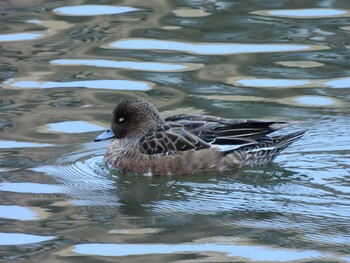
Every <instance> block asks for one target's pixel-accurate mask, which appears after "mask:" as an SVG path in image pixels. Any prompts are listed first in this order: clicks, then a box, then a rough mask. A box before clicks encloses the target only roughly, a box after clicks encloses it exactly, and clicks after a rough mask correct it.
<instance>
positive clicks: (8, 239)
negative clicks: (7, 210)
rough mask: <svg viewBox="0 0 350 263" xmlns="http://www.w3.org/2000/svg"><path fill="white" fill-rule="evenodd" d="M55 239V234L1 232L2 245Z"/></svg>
mask: <svg viewBox="0 0 350 263" xmlns="http://www.w3.org/2000/svg"><path fill="white" fill-rule="evenodd" d="M51 239H54V237H53V236H37V235H29V234H19V233H0V245H1V246H13V245H25V244H31V243H38V242H43V241H48V240H51Z"/></svg>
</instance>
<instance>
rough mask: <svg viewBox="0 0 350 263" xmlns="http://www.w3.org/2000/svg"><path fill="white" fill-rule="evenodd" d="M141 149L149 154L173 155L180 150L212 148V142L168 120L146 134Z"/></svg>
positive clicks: (141, 142)
mask: <svg viewBox="0 0 350 263" xmlns="http://www.w3.org/2000/svg"><path fill="white" fill-rule="evenodd" d="M139 147H140V151H141V152H142V153H144V154H148V155H171V154H174V153H176V152H179V151H187V150H191V149H194V150H200V149H207V148H210V144H209V143H207V142H205V141H204V140H203V139H201V138H199V137H198V136H196V135H195V134H192V133H190V132H189V131H187V130H186V129H185V128H184V126H183V125H181V124H178V123H171V122H168V123H166V124H164V125H161V126H160V127H158V128H157V129H156V130H152V131H150V132H148V133H147V134H146V135H144V136H143V137H142V138H141V139H140V141H139Z"/></svg>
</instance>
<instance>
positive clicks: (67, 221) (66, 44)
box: [0, 0, 350, 263]
mask: <svg viewBox="0 0 350 263" xmlns="http://www.w3.org/2000/svg"><path fill="white" fill-rule="evenodd" d="M0 14H1V25H2V30H1V32H0V49H1V58H0V82H1V88H0V109H1V111H0V149H1V151H0V180H1V181H0V200H1V201H0V260H2V261H8V262H13V261H23V262H140V261H143V262H267V261H269V262H327V263H328V262H350V256H349V255H350V230H349V229H350V220H349V218H350V164H349V163H350V146H349V145H350V119H349V117H350V106H349V105H350V104H349V103H350V92H349V90H350V58H349V54H350V53H349V52H350V2H349V1H348V0H319V1H287V0H280V1H268V0H250V1H228V0H227V1H190V0H179V1H175V0H169V1H144V2H141V1H131V0H130V1H125V2H120V1H108V0H106V1H76V0H73V1H47V0H46V1H45V0H37V1H33V0H27V1H19V0H11V1H2V3H1V4H0ZM130 97H135V98H136V97H137V98H144V99H147V100H149V101H150V102H152V103H154V104H155V105H156V106H157V107H158V108H159V110H160V111H161V113H162V114H163V115H164V116H167V115H170V114H176V113H180V112H184V113H205V114H213V115H218V116H222V117H230V118H252V119H274V120H287V121H292V122H295V125H293V127H292V129H300V128H309V130H308V132H307V134H306V135H305V136H304V137H303V139H302V140H300V141H298V142H296V143H295V144H293V145H292V146H291V147H290V148H288V149H287V150H286V151H285V152H284V153H283V154H282V155H280V156H279V157H278V158H277V159H276V161H275V162H274V164H272V165H269V166H267V167H255V168H245V169H239V170H235V171H232V172H229V173H225V174H216V173H205V174H196V175H186V176H173V177H145V176H135V175H130V174H122V173H118V172H115V171H110V170H108V169H107V168H106V166H105V165H104V164H103V154H104V152H105V149H106V146H107V144H108V142H102V143H93V142H92V140H93V138H94V137H95V136H96V135H97V134H98V133H99V132H100V131H101V130H103V129H105V128H106V127H108V126H109V118H110V113H111V110H112V108H113V106H114V105H115V104H116V103H117V102H118V101H120V100H121V99H122V98H130Z"/></svg>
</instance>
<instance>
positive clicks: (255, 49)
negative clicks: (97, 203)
mask: <svg viewBox="0 0 350 263" xmlns="http://www.w3.org/2000/svg"><path fill="white" fill-rule="evenodd" d="M103 48H112V49H131V50H133V49H135V50H139V49H140V50H148V49H149V50H167V51H178V52H188V53H193V54H198V55H228V54H244V53H274V52H295V51H310V50H323V49H328V47H326V46H317V45H301V44H272V43H271V44H237V43H232V44H227V43H203V42H201V43H186V42H178V41H170V40H157V39H122V40H118V41H115V42H113V43H111V44H109V45H106V46H103Z"/></svg>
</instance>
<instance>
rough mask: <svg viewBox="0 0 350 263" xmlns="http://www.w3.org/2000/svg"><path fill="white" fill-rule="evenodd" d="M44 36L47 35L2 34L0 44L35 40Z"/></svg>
mask: <svg viewBox="0 0 350 263" xmlns="http://www.w3.org/2000/svg"><path fill="white" fill-rule="evenodd" d="M44 35H45V33H37V32H26V33H11V34H0V42H11V41H26V40H34V39H38V38H40V37H42V36H44Z"/></svg>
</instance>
